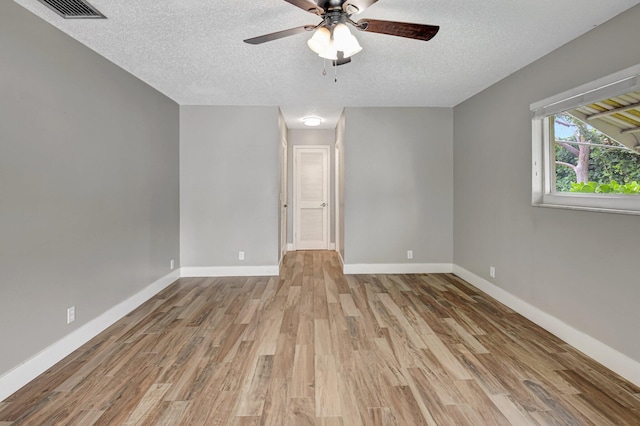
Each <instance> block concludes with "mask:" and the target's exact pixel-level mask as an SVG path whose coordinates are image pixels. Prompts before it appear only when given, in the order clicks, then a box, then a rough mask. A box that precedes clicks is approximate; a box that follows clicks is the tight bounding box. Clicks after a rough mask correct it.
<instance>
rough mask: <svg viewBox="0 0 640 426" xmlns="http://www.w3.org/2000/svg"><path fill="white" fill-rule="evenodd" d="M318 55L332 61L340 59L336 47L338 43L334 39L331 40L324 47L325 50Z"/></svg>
mask: <svg viewBox="0 0 640 426" xmlns="http://www.w3.org/2000/svg"><path fill="white" fill-rule="evenodd" d="M318 56H320V57H321V58H324V59H329V60H331V61H335V60H337V59H338V49H336V45H335V43H334V42H333V40H330V41H329V44H327V47H326V48H325V49H324V51H322V52H320V53H318Z"/></svg>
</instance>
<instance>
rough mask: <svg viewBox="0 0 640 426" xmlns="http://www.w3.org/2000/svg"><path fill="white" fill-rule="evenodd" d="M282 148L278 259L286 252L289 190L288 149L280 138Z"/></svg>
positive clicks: (284, 141) (284, 140)
mask: <svg viewBox="0 0 640 426" xmlns="http://www.w3.org/2000/svg"><path fill="white" fill-rule="evenodd" d="M281 148H282V153H281V155H282V157H281V158H280V162H281V163H280V179H281V180H280V191H279V193H280V195H279V198H280V215H281V216H280V226H281V229H280V238H281V239H282V241H281V244H282V246H281V247H280V261H282V259H283V258H284V255H285V253H286V252H287V225H288V219H287V198H288V192H289V191H288V190H289V181H288V179H289V178H288V176H287V171H288V169H289V165H288V161H289V160H288V153H287V151H288V149H289V147H288V146H287V140H286V139H284V138H282V141H281Z"/></svg>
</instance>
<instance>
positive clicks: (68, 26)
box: [14, 0, 640, 128]
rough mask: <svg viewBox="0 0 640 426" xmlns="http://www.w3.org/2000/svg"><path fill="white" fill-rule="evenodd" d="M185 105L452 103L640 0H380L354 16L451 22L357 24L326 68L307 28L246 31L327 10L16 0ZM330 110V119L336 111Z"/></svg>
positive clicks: (188, 0) (295, 122)
mask: <svg viewBox="0 0 640 426" xmlns="http://www.w3.org/2000/svg"><path fill="white" fill-rule="evenodd" d="M14 1H15V2H16V3H18V4H20V5H22V6H24V7H25V8H27V9H28V10H30V11H32V12H33V13H35V14H36V15H38V16H40V17H41V18H43V19H44V20H46V21H48V22H50V23H51V24H53V25H54V26H56V27H58V28H60V29H61V30H62V31H64V32H65V33H67V34H69V35H70V36H72V37H73V38H75V39H77V40H79V41H80V42H81V43H83V44H85V45H87V46H88V47H90V48H91V49H93V50H95V51H96V52H98V53H99V54H101V55H103V56H104V57H106V58H107V59H109V60H111V61H112V62H114V63H115V64H117V65H119V66H120V67H122V68H123V69H125V70H127V71H129V72H130V73H132V74H133V75H135V76H137V77H138V78H140V79H141V80H143V81H145V82H146V83H148V84H149V85H151V86H153V87H154V88H156V89H157V90H159V91H160V92H162V93H164V94H165V95H167V96H169V97H170V98H172V99H173V100H175V101H176V102H178V103H179V104H182V105H272V106H280V107H281V108H282V111H283V114H284V116H285V119H286V121H287V125H288V126H289V127H290V128H299V127H300V125H301V124H300V123H301V121H300V119H301V118H302V117H303V116H304V115H310V114H318V115H320V114H325V115H326V116H327V117H326V120H325V123H324V127H325V128H326V127H331V126H334V125H335V119H336V118H337V116H338V115H339V113H340V111H341V108H342V107H345V106H347V107H348V106H444V107H451V106H455V105H457V104H458V103H460V102H462V101H464V100H465V99H467V98H469V97H471V96H473V95H474V94H476V93H478V92H479V91H481V90H483V89H485V88H486V87H488V86H490V85H491V84H493V83H495V82H497V81H499V80H501V79H502V78H504V77H506V76H507V75H509V74H511V73H513V72H514V71H516V70H518V69H520V68H522V67H523V66H525V65H527V64H528V63H530V62H532V61H534V60H535V59H537V58H539V57H541V56H543V55H545V54H546V53H548V52H550V51H552V50H554V49H556V48H557V47H560V46H561V45H563V44H565V43H567V42H568V41H570V40H572V39H574V38H576V37H578V36H579V35H581V34H583V33H585V32H587V31H589V30H590V29H592V28H593V27H595V26H597V25H599V24H601V23H603V22H605V21H607V20H608V19H610V18H612V17H613V16H615V15H617V14H619V13H621V12H623V11H624V10H626V9H628V8H630V7H632V6H633V5H636V4H639V3H640V0H611V1H602V0H562V1H558V0H483V1H475V0H430V1H425V0H379V1H378V3H376V4H374V5H373V6H371V7H370V8H368V9H367V10H365V11H364V12H363V13H361V14H360V15H357V16H354V19H355V20H357V19H361V18H365V17H366V18H372V19H388V20H395V21H405V22H416V23H424V24H433V25H440V27H441V29H440V32H439V33H438V35H437V36H436V37H435V38H434V39H433V40H431V41H429V42H422V41H416V40H410V39H404V38H399V37H391V36H386V35H380V34H371V33H363V32H356V31H355V30H354V31H353V32H354V34H355V35H356V37H357V38H358V40H359V42H360V44H361V45H362V47H363V51H362V52H360V53H358V54H357V55H356V56H354V57H353V62H352V63H350V64H347V65H344V66H341V67H339V68H337V71H338V81H337V83H336V82H334V75H333V71H334V70H333V69H332V68H331V67H329V68H328V69H327V75H322V69H323V60H322V59H320V58H318V57H317V56H316V55H315V54H314V53H313V52H312V51H311V50H310V49H309V48H308V47H307V45H306V41H307V39H308V38H309V37H310V35H311V34H309V33H303V34H298V35H295V36H291V37H288V38H285V39H281V40H276V41H272V42H269V43H266V44H262V45H257V46H254V45H249V44H246V43H243V42H242V40H243V39H246V38H250V37H255V36H258V35H262V34H265V33H271V32H274V31H279V30H283V29H287V28H292V27H296V26H301V25H306V24H316V23H318V22H319V21H320V18H318V17H317V16H314V15H312V14H309V13H306V12H305V11H303V10H301V9H298V8H296V7H294V6H292V5H291V4H289V3H286V2H285V1H283V0H251V1H246V0H235V1H231V0H227V1H221V0H89V1H90V3H91V4H92V5H94V6H95V7H96V8H97V9H99V10H100V11H101V12H102V13H104V14H105V15H106V16H107V17H108V18H109V19H107V20H64V19H62V18H60V17H59V16H58V15H56V14H55V13H54V12H52V11H51V10H49V9H48V8H47V7H45V6H43V5H42V4H41V3H39V2H38V1H37V0H14ZM329 117H331V118H329Z"/></svg>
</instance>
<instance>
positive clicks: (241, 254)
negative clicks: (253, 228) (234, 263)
mask: <svg viewBox="0 0 640 426" xmlns="http://www.w3.org/2000/svg"><path fill="white" fill-rule="evenodd" d="M238 260H244V252H243V251H239V252H238Z"/></svg>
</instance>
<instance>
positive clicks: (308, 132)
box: [287, 129, 336, 243]
mask: <svg viewBox="0 0 640 426" xmlns="http://www.w3.org/2000/svg"><path fill="white" fill-rule="evenodd" d="M287 134H288V137H287V142H288V144H289V149H288V151H287V155H288V157H289V161H288V162H287V164H288V167H289V170H288V175H287V179H288V181H289V182H288V185H289V191H288V194H287V195H288V197H289V199H288V202H287V205H288V206H289V208H288V211H287V240H288V242H289V243H293V147H294V146H296V145H326V146H328V147H329V163H330V164H329V171H330V173H329V179H330V183H329V206H331V209H330V210H329V222H330V225H331V226H330V229H329V242H331V243H335V241H336V228H335V225H336V216H335V213H336V210H335V206H334V204H335V187H336V185H335V169H334V167H333V165H334V162H335V149H334V147H335V144H336V131H335V130H333V129H289V131H288V132H287Z"/></svg>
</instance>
